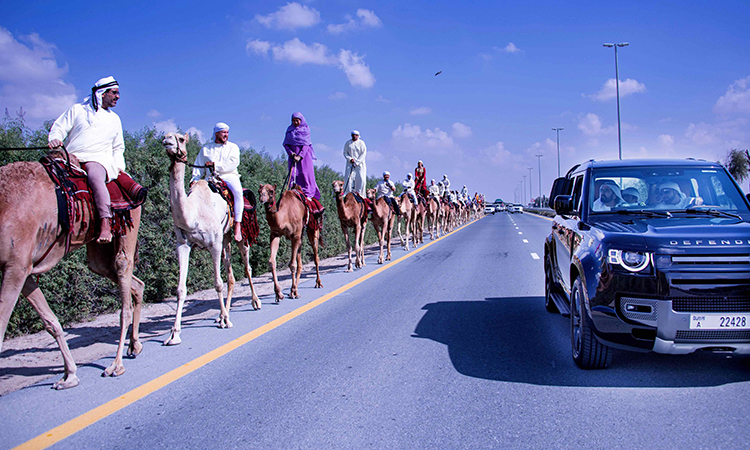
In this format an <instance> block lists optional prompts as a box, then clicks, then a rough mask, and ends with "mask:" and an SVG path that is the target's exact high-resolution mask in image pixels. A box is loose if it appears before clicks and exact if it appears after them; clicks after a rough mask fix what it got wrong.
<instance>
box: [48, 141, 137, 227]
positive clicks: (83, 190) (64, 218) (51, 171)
mask: <svg viewBox="0 0 750 450" xmlns="http://www.w3.org/2000/svg"><path fill="white" fill-rule="evenodd" d="M62 155H63V154H62V153H58V152H53V153H50V154H49V155H46V156H43V157H42V158H41V159H40V160H39V162H40V163H41V164H42V166H44V168H45V170H46V171H47V174H48V175H49V177H50V179H52V182H53V183H55V193H56V195H57V215H58V222H59V224H60V226H62V228H63V232H67V233H68V234H69V235H76V236H79V235H81V234H82V233H85V235H84V236H83V239H84V240H85V241H88V240H91V239H93V238H94V237H95V236H97V235H98V234H99V220H98V219H99V216H98V213H97V210H96V207H95V205H94V198H93V196H92V194H91V187H90V186H89V182H88V175H87V173H86V171H85V170H83V169H82V168H81V167H79V166H78V165H76V164H75V163H73V162H70V161H69V160H68V159H66V158H64V157H63V156H62ZM107 190H108V191H109V197H110V200H111V208H112V213H113V214H112V218H111V222H112V232H113V233H114V234H116V235H118V236H124V235H125V234H127V232H128V231H129V230H130V229H131V228H133V220H132V218H131V217H130V211H131V210H133V209H135V208H138V207H139V206H141V205H142V204H143V203H144V202H145V201H146V196H147V194H148V189H147V188H145V187H143V186H141V185H140V184H138V183H136V182H135V181H134V180H133V179H132V178H131V177H130V175H128V174H126V173H124V172H121V173H120V175H119V176H118V177H117V179H116V180H112V181H110V182H109V183H107Z"/></svg>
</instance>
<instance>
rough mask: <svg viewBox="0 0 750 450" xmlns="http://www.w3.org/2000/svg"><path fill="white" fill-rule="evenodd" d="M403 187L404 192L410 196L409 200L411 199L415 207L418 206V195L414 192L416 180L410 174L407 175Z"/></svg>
mask: <svg viewBox="0 0 750 450" xmlns="http://www.w3.org/2000/svg"><path fill="white" fill-rule="evenodd" d="M401 185H402V186H403V187H404V192H406V193H407V194H409V199H411V202H412V203H413V204H414V206H417V194H416V192H414V179H413V178H412V177H411V174H410V173H407V174H406V179H405V180H404V181H402V182H401Z"/></svg>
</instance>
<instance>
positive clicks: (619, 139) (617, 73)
mask: <svg viewBox="0 0 750 450" xmlns="http://www.w3.org/2000/svg"><path fill="white" fill-rule="evenodd" d="M628 45H629V44H628V43H627V42H620V43H619V44H610V43H606V44H604V46H605V47H613V48H614V49H615V86H617V144H618V148H619V151H620V161H622V134H621V132H620V71H619V69H618V67H617V47H627V46H628Z"/></svg>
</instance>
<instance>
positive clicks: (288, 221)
mask: <svg viewBox="0 0 750 450" xmlns="http://www.w3.org/2000/svg"><path fill="white" fill-rule="evenodd" d="M258 194H259V195H258V200H259V201H260V203H261V204H263V205H265V208H266V221H267V222H268V226H269V227H270V228H271V257H270V258H269V260H268V264H269V265H270V266H271V275H272V276H273V290H274V292H275V293H276V303H278V302H279V301H281V300H283V299H284V294H282V293H281V286H279V279H278V277H277V276H276V254H277V253H278V252H279V243H280V239H281V236H285V237H286V238H287V239H289V240H290V241H291V242H292V257H291V259H290V260H289V270H290V271H291V272H292V289H291V290H290V292H289V297H290V298H299V292H298V288H299V279H300V275H301V274H302V252H301V247H302V231H303V230H304V229H305V220H306V218H307V214H308V213H307V209H306V207H305V205H304V204H303V203H302V201H301V200H300V199H299V198H298V197H297V194H295V193H294V192H292V191H285V192H284V194H283V195H282V196H281V200H279V203H278V204H276V185H270V184H261V185H260V188H258ZM313 220H314V219H313ZM307 239H308V240H309V241H310V246H312V249H313V255H314V257H315V273H316V275H317V278H316V280H315V287H316V288H322V287H323V284H322V283H321V282H320V257H319V256H318V245H319V244H320V230H313V229H312V227H307ZM295 263H296V270H295Z"/></svg>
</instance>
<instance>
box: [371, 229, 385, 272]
mask: <svg viewBox="0 0 750 450" xmlns="http://www.w3.org/2000/svg"><path fill="white" fill-rule="evenodd" d="M373 226H375V221H373ZM375 231H376V232H377V233H378V244H380V253H379V254H378V264H383V244H384V239H383V238H384V237H385V225H384V226H383V227H382V228H380V229H378V227H377V226H375Z"/></svg>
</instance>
